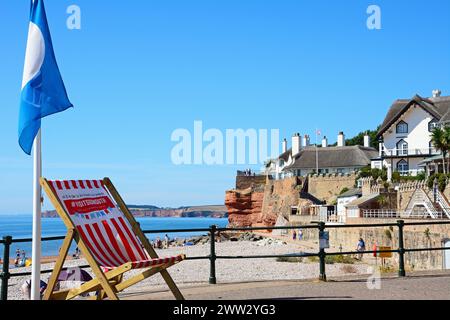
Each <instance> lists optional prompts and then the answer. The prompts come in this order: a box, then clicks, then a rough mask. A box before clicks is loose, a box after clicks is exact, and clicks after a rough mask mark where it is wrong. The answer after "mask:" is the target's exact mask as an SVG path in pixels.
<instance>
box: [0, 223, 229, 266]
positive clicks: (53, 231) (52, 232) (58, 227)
mask: <svg viewBox="0 0 450 320" xmlns="http://www.w3.org/2000/svg"><path fill="white" fill-rule="evenodd" d="M137 220H138V222H139V223H140V224H141V228H142V229H143V230H166V229H194V228H208V227H209V226H211V225H213V224H215V225H218V226H219V227H226V226H227V224H228V219H217V218H138V219H137ZM66 231H67V229H66V227H65V226H64V223H63V222H62V220H61V219H60V218H45V219H42V237H54V236H64V235H65V234H66ZM202 234H206V233H202V232H196V233H187V232H184V233H170V234H168V235H169V237H170V238H171V239H173V238H187V237H191V236H196V235H202ZM3 236H12V237H13V238H14V239H23V238H31V237H32V216H31V215H0V238H3ZM147 237H148V238H149V239H151V240H153V239H155V238H156V237H160V238H161V239H162V238H163V237H164V234H147ZM61 245H62V240H61V241H49V242H42V255H43V256H56V255H58V251H59V248H60V247H61ZM16 249H20V250H25V252H26V254H27V256H29V257H31V242H30V243H20V244H13V245H12V246H11V258H13V257H14V256H15V252H16ZM74 250H75V245H73V246H72V249H71V252H73V251H74ZM0 257H1V258H2V259H3V245H0Z"/></svg>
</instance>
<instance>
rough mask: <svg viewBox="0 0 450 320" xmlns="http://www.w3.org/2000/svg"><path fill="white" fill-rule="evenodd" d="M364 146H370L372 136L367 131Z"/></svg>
mask: <svg viewBox="0 0 450 320" xmlns="http://www.w3.org/2000/svg"><path fill="white" fill-rule="evenodd" d="M364 147H366V148H370V137H369V135H368V134H367V133H366V134H365V135H364Z"/></svg>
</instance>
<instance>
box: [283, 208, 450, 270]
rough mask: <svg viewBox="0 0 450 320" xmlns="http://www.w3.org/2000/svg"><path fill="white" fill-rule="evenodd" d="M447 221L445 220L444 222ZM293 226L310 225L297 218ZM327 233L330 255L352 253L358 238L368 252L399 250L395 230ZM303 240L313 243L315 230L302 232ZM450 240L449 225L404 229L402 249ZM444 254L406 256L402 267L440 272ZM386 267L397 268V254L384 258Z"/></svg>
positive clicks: (306, 219) (368, 221) (362, 221)
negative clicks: (372, 250) (374, 248)
mask: <svg viewBox="0 0 450 320" xmlns="http://www.w3.org/2000/svg"><path fill="white" fill-rule="evenodd" d="M414 221H419V222H424V220H407V222H414ZM447 221H448V220H447ZM395 222H397V220H396V219H362V218H359V219H358V218H356V219H350V218H349V219H347V224H353V223H357V224H374V223H381V224H384V223H395ZM290 224H291V225H292V226H301V225H305V224H311V219H310V218H309V217H300V216H296V217H295V218H294V219H291V221H290ZM328 231H329V232H330V244H331V246H332V248H331V249H329V250H328V251H329V252H336V251H338V250H340V249H341V248H342V250H343V251H354V250H355V249H356V245H357V243H358V239H359V238H363V239H364V241H365V242H366V248H367V249H368V250H371V249H373V247H374V245H375V244H376V245H377V246H387V247H392V248H393V249H398V245H399V244H398V228H397V227H370V228H337V229H328ZM303 235H304V239H305V240H313V241H316V240H317V239H318V231H317V229H304V230H303ZM449 238H450V225H424V226H405V228H404V246H405V248H407V249H412V248H441V247H442V246H443V244H442V241H443V240H444V239H449ZM443 257H444V252H443V251H441V250H438V251H424V252H412V253H406V254H405V268H406V269H407V270H440V269H442V267H443V264H444V262H443ZM387 262H388V264H389V265H392V266H393V267H394V268H397V267H398V254H393V258H391V259H387Z"/></svg>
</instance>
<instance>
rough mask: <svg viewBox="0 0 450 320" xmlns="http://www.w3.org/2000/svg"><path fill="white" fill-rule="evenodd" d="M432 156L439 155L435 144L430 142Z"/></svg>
mask: <svg viewBox="0 0 450 320" xmlns="http://www.w3.org/2000/svg"><path fill="white" fill-rule="evenodd" d="M429 145H430V154H437V150H436V148H435V147H434V145H433V142H431V141H430V144H429Z"/></svg>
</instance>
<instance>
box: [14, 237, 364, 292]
mask: <svg viewBox="0 0 450 320" xmlns="http://www.w3.org/2000/svg"><path fill="white" fill-rule="evenodd" d="M209 250H210V246H209V244H199V245H195V246H188V247H171V248H169V249H163V250H157V252H158V254H159V255H160V256H161V257H163V256H170V255H176V254H180V253H184V254H186V256H188V257H196V256H206V255H208V254H209ZM313 251H314V250H313ZM299 252H312V251H311V248H310V246H308V245H307V244H306V243H305V245H302V244H300V243H299V244H293V243H283V242H281V241H275V242H273V243H272V244H267V241H266V240H262V241H258V242H250V241H239V242H230V241H227V242H219V243H217V244H216V253H217V255H219V256H221V255H223V256H225V255H226V256H235V255H270V254H282V255H284V254H293V253H299ZM85 264H86V261H85V260H84V259H79V260H69V261H67V262H66V264H65V266H66V267H74V266H79V265H85ZM53 265H54V263H49V264H43V265H42V270H51V269H52V268H53ZM86 270H87V271H88V272H90V273H91V271H90V270H89V269H86ZM368 270H369V266H368V265H367V264H364V263H356V264H351V265H343V264H330V265H327V268H326V272H327V276H328V277H329V278H332V277H336V276H344V275H352V274H353V275H355V274H359V275H361V274H367V273H368ZM30 271H31V268H12V269H11V273H21V272H30ZM137 272H139V270H133V271H131V272H129V274H128V277H129V276H132V275H133V274H135V273H137ZM169 272H170V274H171V275H172V277H173V278H174V280H175V282H176V283H177V284H179V285H180V287H181V288H183V287H187V286H193V285H198V284H206V283H208V279H209V260H191V261H183V262H181V263H179V264H177V265H175V266H173V267H171V268H170V269H169ZM49 276H50V274H44V275H43V276H42V278H41V279H42V280H43V281H45V282H47V281H48V278H49ZM216 276H217V282H218V283H236V282H255V281H273V280H300V279H317V278H318V276H319V265H318V263H316V262H310V261H308V259H306V258H305V259H303V261H302V262H301V263H300V262H294V263H292V262H278V261H276V259H274V258H270V259H239V260H235V259H233V260H225V259H223V260H222V259H219V260H217V262H216ZM29 278H30V276H27V277H12V278H11V279H10V281H9V289H8V299H10V300H23V299H26V298H25V297H24V295H23V293H22V292H21V291H20V287H21V285H22V284H23V283H24V281H25V280H27V279H29ZM150 290H167V287H166V286H165V283H164V281H163V279H162V277H161V276H160V275H156V276H153V277H151V278H149V279H146V280H145V281H142V282H140V283H139V284H137V285H135V286H133V287H131V288H129V289H127V290H126V291H124V292H123V293H121V295H125V296H130V295H131V296H133V295H134V294H140V293H145V292H148V291H150Z"/></svg>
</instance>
